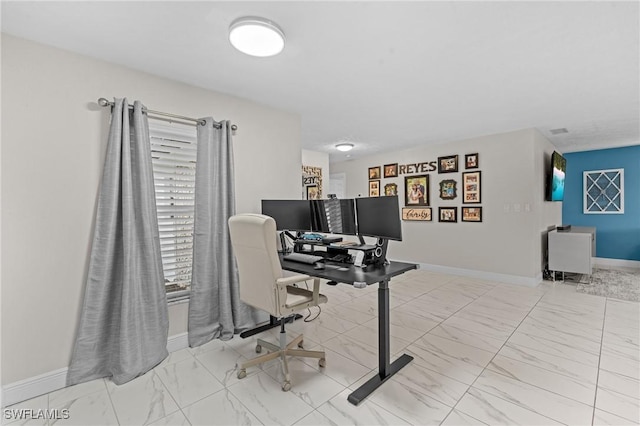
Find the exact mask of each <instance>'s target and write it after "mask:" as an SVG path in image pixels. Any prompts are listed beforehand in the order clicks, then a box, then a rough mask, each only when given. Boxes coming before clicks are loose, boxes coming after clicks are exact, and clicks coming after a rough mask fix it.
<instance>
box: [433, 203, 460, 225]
mask: <svg viewBox="0 0 640 426" xmlns="http://www.w3.org/2000/svg"><path fill="white" fill-rule="evenodd" d="M438 222H447V223H456V222H458V208H457V207H438Z"/></svg>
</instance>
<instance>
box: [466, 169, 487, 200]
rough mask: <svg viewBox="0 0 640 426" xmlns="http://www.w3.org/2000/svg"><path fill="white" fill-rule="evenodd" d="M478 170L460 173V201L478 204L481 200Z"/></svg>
mask: <svg viewBox="0 0 640 426" xmlns="http://www.w3.org/2000/svg"><path fill="white" fill-rule="evenodd" d="M481 188H482V184H481V182H480V171H477V172H464V173H462V203H463V204H479V203H480V200H481V197H480V196H481V194H482V192H481Z"/></svg>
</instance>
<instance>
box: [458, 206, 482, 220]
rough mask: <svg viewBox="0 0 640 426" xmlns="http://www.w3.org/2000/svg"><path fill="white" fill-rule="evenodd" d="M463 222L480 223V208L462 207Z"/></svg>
mask: <svg viewBox="0 0 640 426" xmlns="http://www.w3.org/2000/svg"><path fill="white" fill-rule="evenodd" d="M462 221H463V222H482V207H462Z"/></svg>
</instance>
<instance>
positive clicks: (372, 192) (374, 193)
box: [369, 180, 380, 197]
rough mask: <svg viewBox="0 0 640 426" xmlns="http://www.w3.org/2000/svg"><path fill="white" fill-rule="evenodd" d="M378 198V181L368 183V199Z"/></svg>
mask: <svg viewBox="0 0 640 426" xmlns="http://www.w3.org/2000/svg"><path fill="white" fill-rule="evenodd" d="M379 196H380V181H379V180H370V181H369V197H379Z"/></svg>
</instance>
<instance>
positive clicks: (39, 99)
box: [1, 35, 301, 384]
mask: <svg viewBox="0 0 640 426" xmlns="http://www.w3.org/2000/svg"><path fill="white" fill-rule="evenodd" d="M125 96H126V97H127V98H128V99H129V100H130V101H133V100H142V101H143V102H144V103H145V104H146V105H147V106H148V107H149V108H150V109H154V110H159V111H167V112H172V113H176V114H180V115H185V116H191V117H202V116H208V115H212V116H213V117H214V118H215V119H217V120H222V119H230V120H231V121H232V122H233V123H234V124H237V125H238V128H239V130H238V132H237V134H236V136H235V137H234V150H235V171H236V194H237V211H238V212H259V211H260V199H262V198H263V197H264V194H269V196H271V197H274V198H275V197H279V198H297V197H299V194H300V170H301V169H300V168H301V161H300V158H301V157H300V118H299V117H298V116H297V115H294V114H290V113H286V112H283V111H279V110H275V109H273V108H270V107H266V106H263V105H258V104H255V103H252V102H249V101H246V100H242V99H239V98H236V97H233V96H228V95H224V94H220V93H216V92H212V91H208V90H203V89H200V88H197V87H194V86H189V85H187V84H182V83H178V82H174V81H170V80H166V79H163V78H160V77H156V76H153V75H150V74H145V73H141V72H137V71H133V70H131V69H127V68H125V67H121V66H117V65H114V64H109V63H105V62H101V61H97V60H94V59H91V58H88V57H84V56H80V55H76V54H72V53H69V52H66V51H62V50H59V49H55V48H51V47H47V46H44V45H39V44H35V43H31V42H28V41H25V40H22V39H17V38H14V37H10V36H6V35H3V36H2V151H3V152H2V230H3V235H2V259H1V260H2V317H1V319H2V384H8V383H13V382H16V381H19V380H23V379H27V378H31V377H34V376H37V375H39V374H43V373H47V372H50V371H53V370H56V369H60V368H64V367H66V366H67V365H68V363H69V359H70V354H71V350H72V345H73V339H74V335H75V332H76V327H77V320H78V317H79V312H80V305H81V300H82V296H83V287H84V281H85V278H86V271H87V259H88V251H89V246H90V244H91V236H92V226H93V217H94V214H95V203H96V194H97V190H98V186H99V183H100V176H101V172H102V165H103V159H104V153H105V142H106V135H107V125H108V120H109V110H108V109H104V108H99V107H97V105H96V100H97V99H98V98H99V97H106V98H113V97H125ZM292 153H294V154H295V155H292ZM186 307H187V305H184V304H183V305H176V306H171V307H170V317H171V318H170V319H171V327H170V334H172V335H173V334H178V333H182V332H184V331H185V330H186Z"/></svg>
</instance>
